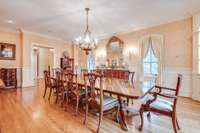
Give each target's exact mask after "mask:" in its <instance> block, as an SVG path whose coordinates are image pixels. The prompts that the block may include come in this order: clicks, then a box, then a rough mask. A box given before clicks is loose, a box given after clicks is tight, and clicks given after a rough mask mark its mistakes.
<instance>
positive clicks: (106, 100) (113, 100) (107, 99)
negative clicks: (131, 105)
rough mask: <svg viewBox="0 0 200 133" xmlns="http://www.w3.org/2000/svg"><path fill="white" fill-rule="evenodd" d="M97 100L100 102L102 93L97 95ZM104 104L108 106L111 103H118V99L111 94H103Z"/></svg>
mask: <svg viewBox="0 0 200 133" xmlns="http://www.w3.org/2000/svg"><path fill="white" fill-rule="evenodd" d="M95 100H96V101H97V103H98V104H100V94H98V95H97V96H96V97H95ZM103 100H104V101H103V106H106V105H111V104H112V103H116V102H118V100H117V99H116V98H114V97H111V96H107V95H104V96H103Z"/></svg>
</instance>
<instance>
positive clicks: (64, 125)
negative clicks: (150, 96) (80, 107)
mask: <svg viewBox="0 0 200 133" xmlns="http://www.w3.org/2000/svg"><path fill="white" fill-rule="evenodd" d="M43 90H44V83H43V81H39V82H38V85H37V87H31V88H22V89H17V91H16V90H10V91H2V90H0V133H93V132H95V131H96V128H97V122H98V121H97V118H96V117H95V116H92V115H90V117H89V120H88V124H87V125H83V119H84V114H83V112H81V111H80V112H79V116H77V117H76V116H75V115H74V114H75V113H74V107H73V106H70V107H69V108H68V109H67V111H64V109H63V108H61V107H60V105H55V104H54V99H53V98H52V100H51V102H50V103H49V102H48V100H47V98H46V99H43V97H42V96H43ZM47 94H48V92H47ZM135 105H136V107H137V101H136V104H135ZM178 119H179V123H180V126H181V128H182V130H181V132H183V133H199V132H200V103H199V102H196V101H193V100H191V99H187V98H179V101H178ZM127 121H128V125H129V128H130V129H129V131H128V132H130V133H138V132H139V131H138V130H137V128H136V127H138V125H139V123H140V119H139V116H132V115H131V114H129V115H128V116H127ZM101 132H102V133H124V132H125V131H123V130H121V128H120V126H119V125H118V124H117V123H115V122H114V121H112V120H110V119H108V118H104V119H103V123H102V127H101ZM142 132H143V133H173V130H172V124H171V119H170V118H167V117H165V116H158V115H154V114H152V118H151V121H150V122H149V121H148V120H147V119H146V118H145V121H144V130H143V131H142Z"/></svg>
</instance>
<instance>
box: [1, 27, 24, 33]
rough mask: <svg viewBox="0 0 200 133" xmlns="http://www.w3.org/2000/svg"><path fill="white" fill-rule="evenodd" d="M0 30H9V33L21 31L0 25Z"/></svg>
mask: <svg viewBox="0 0 200 133" xmlns="http://www.w3.org/2000/svg"><path fill="white" fill-rule="evenodd" d="M0 31H3V32H9V33H16V34H20V33H21V31H20V29H11V28H7V27H0Z"/></svg>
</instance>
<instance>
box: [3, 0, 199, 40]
mask: <svg viewBox="0 0 200 133" xmlns="http://www.w3.org/2000/svg"><path fill="white" fill-rule="evenodd" d="M85 1H86V0H85ZM85 1H84V0H0V27H6V28H13V29H23V30H28V31H31V32H36V33H40V34H45V35H49V36H54V37H58V38H62V39H65V40H68V41H70V40H72V39H74V38H75V37H77V36H79V35H81V34H82V32H83V31H84V29H85V17H86V16H85V11H84V8H85V6H86V2H85ZM89 6H90V8H92V9H91V12H90V16H89V21H90V29H91V31H92V33H94V34H95V36H97V37H99V36H107V35H111V34H113V33H118V32H126V31H134V30H136V29H141V28H144V27H149V26H152V25H157V24H162V23H167V22H170V21H174V20H178V19H182V18H185V17H188V16H191V15H192V14H194V13H196V12H197V11H200V0H90V1H89ZM8 20H12V21H14V23H13V24H10V23H7V22H8Z"/></svg>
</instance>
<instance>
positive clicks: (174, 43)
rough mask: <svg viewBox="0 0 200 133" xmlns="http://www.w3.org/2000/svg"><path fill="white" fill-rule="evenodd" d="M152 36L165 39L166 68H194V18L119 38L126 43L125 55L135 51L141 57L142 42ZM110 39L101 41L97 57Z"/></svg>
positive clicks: (122, 35)
mask: <svg viewBox="0 0 200 133" xmlns="http://www.w3.org/2000/svg"><path fill="white" fill-rule="evenodd" d="M151 34H158V35H162V36H163V37H164V57H165V58H164V63H165V67H181V68H191V67H192V18H188V19H185V20H181V21H177V22H172V23H169V24H164V25H159V26H156V27H152V28H149V29H144V30H140V31H135V32H131V33H127V34H121V35H117V36H118V37H119V38H120V39H122V40H123V41H124V51H125V53H126V51H129V50H130V51H131V49H134V51H135V52H136V53H135V55H136V56H139V45H140V40H141V39H142V38H143V37H145V36H148V35H151ZM108 39H109V38H108ZM108 39H104V40H101V41H100V43H99V46H98V49H97V50H96V53H97V56H98V54H101V53H104V50H105V45H106V44H107V42H108Z"/></svg>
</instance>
